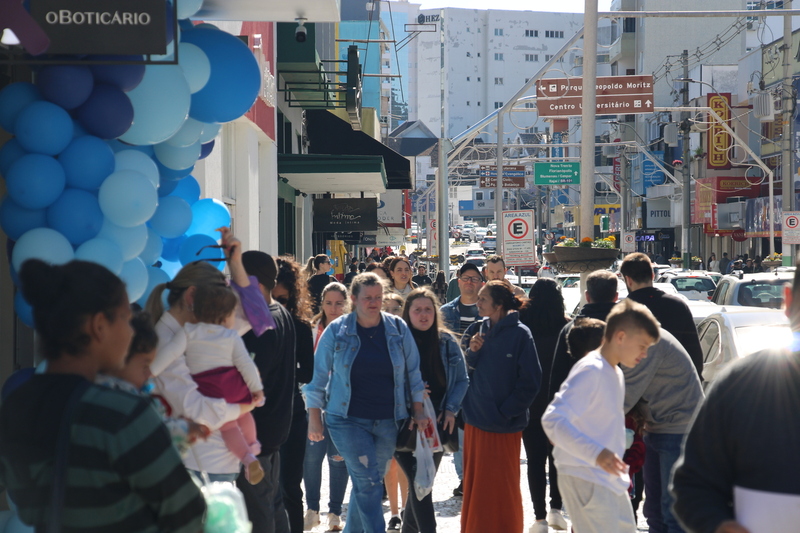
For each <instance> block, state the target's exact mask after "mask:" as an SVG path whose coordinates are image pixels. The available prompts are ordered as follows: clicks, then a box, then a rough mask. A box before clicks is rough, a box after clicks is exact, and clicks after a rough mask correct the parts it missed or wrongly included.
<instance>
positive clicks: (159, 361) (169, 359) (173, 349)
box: [150, 328, 187, 377]
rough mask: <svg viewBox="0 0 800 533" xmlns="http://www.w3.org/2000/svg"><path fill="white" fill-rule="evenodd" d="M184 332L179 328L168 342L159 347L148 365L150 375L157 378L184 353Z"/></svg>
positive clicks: (185, 340)
mask: <svg viewBox="0 0 800 533" xmlns="http://www.w3.org/2000/svg"><path fill="white" fill-rule="evenodd" d="M186 343H187V338H186V330H185V329H183V328H179V329H178V331H177V332H176V333H175V336H173V337H172V338H171V339H170V340H168V341H167V342H165V343H164V344H163V345H161V346H159V347H158V349H157V350H156V356H155V357H154V358H153V362H152V363H150V373H151V374H153V376H155V377H158V375H159V374H161V373H162V372H163V371H164V370H166V368H167V367H168V366H169V365H171V364H172V363H173V362H174V361H175V360H176V359H178V358H179V357H183V354H184V353H185V352H186Z"/></svg>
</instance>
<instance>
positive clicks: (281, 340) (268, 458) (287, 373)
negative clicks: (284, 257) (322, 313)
mask: <svg viewBox="0 0 800 533" xmlns="http://www.w3.org/2000/svg"><path fill="white" fill-rule="evenodd" d="M242 263H244V268H245V270H246V271H247V274H248V275H250V276H255V277H256V278H257V279H258V285H259V288H260V289H261V294H263V296H264V299H265V300H266V301H267V303H268V304H269V311H270V313H271V314H272V318H273V319H274V320H275V329H271V330H267V331H265V332H264V333H263V334H262V335H261V336H260V337H257V336H256V335H255V334H254V333H253V331H252V330H251V331H249V332H247V333H246V334H245V335H244V337H242V338H243V339H244V344H245V346H246V347H247V351H248V352H249V353H250V354H251V355H253V356H254V359H253V360H254V361H255V363H256V366H257V367H258V371H259V373H260V374H261V379H262V381H263V382H264V396H265V397H266V400H267V401H266V403H265V404H264V405H263V406H262V407H257V408H256V409H254V410H253V418H255V421H256V434H257V435H258V441H259V442H260V443H261V453H260V454H259V455H258V460H259V462H260V463H261V466H262V468H263V469H264V479H263V480H261V481H260V482H259V483H257V484H256V485H251V484H250V483H249V482H248V481H246V480H245V479H244V476H242V475H240V476H239V480H238V482H237V486H238V487H239V490H241V491H242V494H243V495H244V500H245V504H246V505H247V514H248V516H249V517H250V521H251V522H253V533H289V531H290V528H289V521H288V517H287V514H286V509H285V507H284V505H283V497H282V495H281V484H280V462H281V459H280V448H281V445H282V444H283V443H284V442H286V439H287V438H288V437H289V429H290V428H291V425H292V410H293V400H294V393H295V390H296V389H297V386H296V384H295V368H296V363H295V331H294V322H293V320H292V315H291V314H290V313H289V311H287V310H286V309H285V308H284V307H283V306H282V305H281V304H279V303H278V302H276V301H274V300H273V299H272V296H271V293H272V289H274V288H275V280H276V279H277V276H278V267H277V265H276V264H275V260H274V259H273V258H272V257H271V256H269V255H268V254H265V253H264V252H257V251H249V252H245V253H243V254H242Z"/></svg>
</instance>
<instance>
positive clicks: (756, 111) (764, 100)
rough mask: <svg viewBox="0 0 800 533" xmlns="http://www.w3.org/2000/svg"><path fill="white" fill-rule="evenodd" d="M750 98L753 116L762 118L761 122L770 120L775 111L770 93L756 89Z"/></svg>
mask: <svg viewBox="0 0 800 533" xmlns="http://www.w3.org/2000/svg"><path fill="white" fill-rule="evenodd" d="M752 98H753V116H755V117H756V118H760V119H762V122H765V121H766V122H769V121H771V120H772V117H773V114H774V111H775V110H774V106H773V103H772V95H771V94H770V93H768V92H765V91H756V92H754V93H753V96H752Z"/></svg>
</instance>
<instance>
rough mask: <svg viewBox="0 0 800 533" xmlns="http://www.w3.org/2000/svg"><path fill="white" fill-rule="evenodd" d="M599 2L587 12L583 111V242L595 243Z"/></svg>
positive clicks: (589, 1)
mask: <svg viewBox="0 0 800 533" xmlns="http://www.w3.org/2000/svg"><path fill="white" fill-rule="evenodd" d="M597 19H598V15H597V0H586V2H585V7H584V10H583V100H582V105H583V110H582V112H581V144H582V146H581V220H580V234H579V235H578V236H579V237H580V239H584V238H586V237H589V238H590V239H592V240H594V131H595V117H596V115H597V113H596V111H597V109H596V105H597Z"/></svg>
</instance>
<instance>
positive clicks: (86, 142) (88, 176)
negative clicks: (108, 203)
mask: <svg viewBox="0 0 800 533" xmlns="http://www.w3.org/2000/svg"><path fill="white" fill-rule="evenodd" d="M58 161H59V162H60V163H61V166H62V167H64V174H65V175H66V177H67V185H69V186H70V187H77V188H79V189H85V190H87V191H96V190H97V189H99V188H100V185H102V183H103V180H105V179H106V178H107V177H108V176H109V175H111V174H112V173H113V172H114V166H115V162H114V152H113V151H112V150H111V147H109V146H108V144H106V142H105V141H103V139H100V138H98V137H93V136H91V135H85V136H83V137H78V138H76V139H74V140H73V141H72V142H71V143H69V146H67V147H66V148H65V149H64V151H63V152H61V155H59V156H58Z"/></svg>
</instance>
